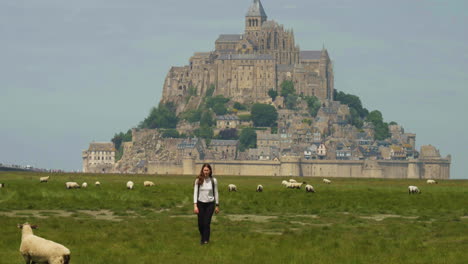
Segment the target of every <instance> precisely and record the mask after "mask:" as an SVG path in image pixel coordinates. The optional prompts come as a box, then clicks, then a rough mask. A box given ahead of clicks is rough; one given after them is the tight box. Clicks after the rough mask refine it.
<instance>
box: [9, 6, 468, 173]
mask: <svg viewBox="0 0 468 264" xmlns="http://www.w3.org/2000/svg"><path fill="white" fill-rule="evenodd" d="M251 2H252V0H236V1H232V0H230V1H227V0H226V1H224V0H200V1H193V0H179V1H158V0H80V1H63V0H40V1H36V0H1V1H0V92H1V93H0V128H1V129H0V163H7V164H11V163H14V164H20V165H27V164H30V165H32V166H34V167H39V168H54V169H65V170H80V169H81V167H82V163H81V162H82V159H81V151H82V150H84V149H87V148H88V146H89V143H90V142H92V141H110V139H111V138H112V137H113V135H114V134H115V133H117V132H120V131H127V130H128V129H129V128H132V127H134V126H136V125H138V123H139V122H140V121H142V120H143V119H144V118H145V117H146V116H147V115H148V113H149V111H150V109H151V107H153V106H155V105H157V103H158V102H159V100H160V99H161V94H162V86H163V82H164V78H165V76H166V74H167V72H168V71H169V68H170V67H171V66H182V65H186V64H188V59H189V58H190V56H191V55H192V54H193V52H196V51H211V50H213V49H214V41H215V40H216V38H217V37H218V35H219V34H240V33H243V29H244V16H245V14H246V12H247V10H248V7H249V6H250V4H251ZM262 3H263V6H264V8H265V11H266V13H267V15H268V19H269V20H275V21H277V22H279V23H280V24H284V26H285V27H286V28H292V29H293V30H294V33H295V37H296V43H297V44H299V45H300V47H301V49H302V50H320V49H321V48H322V46H323V45H325V47H326V48H327V50H328V52H329V55H330V57H331V58H332V60H333V62H334V72H335V88H336V89H337V90H340V91H344V92H346V93H351V94H355V95H357V96H359V97H360V98H361V100H362V102H363V104H364V106H365V107H366V108H367V109H369V110H370V111H372V110H376V109H377V110H380V111H381V112H382V114H383V117H384V120H385V121H387V122H390V121H396V122H397V123H398V124H400V125H402V126H403V127H404V129H405V131H406V132H411V133H416V135H417V136H416V144H417V146H418V149H419V148H420V146H421V145H426V144H432V145H434V146H436V147H437V148H438V149H439V150H440V152H441V154H442V155H443V156H446V155H448V154H451V155H452V166H451V176H452V178H455V179H456V178H458V179H460V178H463V179H468V173H467V171H468V149H467V147H468V140H467V137H466V131H468V118H467V114H468V113H467V112H468V111H467V110H468V109H467V108H468V107H467V106H466V105H467V101H468V89H467V88H468V87H467V84H468V45H467V43H468V31H467V28H468V15H467V14H468V13H467V12H466V10H467V9H468V1H465V0H450V1H443V0H439V1H436V0H433V1H429V0H392V1H383V0H288V1H286V0H262Z"/></svg>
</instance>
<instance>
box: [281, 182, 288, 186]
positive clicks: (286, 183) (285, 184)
mask: <svg viewBox="0 0 468 264" xmlns="http://www.w3.org/2000/svg"><path fill="white" fill-rule="evenodd" d="M281 184H282V185H284V186H287V185H288V184H289V182H288V181H282V182H281Z"/></svg>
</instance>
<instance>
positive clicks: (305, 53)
mask: <svg viewBox="0 0 468 264" xmlns="http://www.w3.org/2000/svg"><path fill="white" fill-rule="evenodd" d="M321 54H322V52H321V51H320V50H301V52H300V53H299V58H300V59H301V60H320V56H321Z"/></svg>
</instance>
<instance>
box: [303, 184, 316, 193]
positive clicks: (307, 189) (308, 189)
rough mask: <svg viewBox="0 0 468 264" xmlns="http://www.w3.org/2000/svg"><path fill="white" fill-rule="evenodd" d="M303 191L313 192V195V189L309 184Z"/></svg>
mask: <svg viewBox="0 0 468 264" xmlns="http://www.w3.org/2000/svg"><path fill="white" fill-rule="evenodd" d="M305 190H306V192H313V193H314V192H315V190H314V187H313V186H312V185H310V184H307V185H306V186H305Z"/></svg>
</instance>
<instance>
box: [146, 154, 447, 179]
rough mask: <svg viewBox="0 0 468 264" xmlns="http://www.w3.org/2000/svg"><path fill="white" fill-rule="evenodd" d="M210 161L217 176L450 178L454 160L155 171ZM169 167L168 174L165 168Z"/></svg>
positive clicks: (230, 164) (292, 162)
mask: <svg viewBox="0 0 468 264" xmlns="http://www.w3.org/2000/svg"><path fill="white" fill-rule="evenodd" d="M206 162H207V163H210V164H211V166H212V167H213V172H214V173H215V174H216V175H239V176H303V177H329V178H333V177H350V178H417V179H429V178H430V179H448V178H449V175H450V160H448V159H439V160H432V161H431V162H429V161H424V162H423V161H418V160H412V161H384V160H379V161H369V160H358V161H348V160H302V159H299V158H298V157H288V158H287V159H284V157H283V160H282V161H250V160H249V161H216V160H196V161H194V160H189V161H187V162H186V160H184V161H183V165H182V164H179V165H176V164H174V165H173V166H175V167H171V165H170V164H161V163H159V165H157V164H156V163H155V164H154V165H155V168H154V169H152V170H151V171H153V170H154V171H157V172H158V174H172V173H173V174H185V175H196V174H197V173H198V172H199V170H200V168H201V166H202V164H203V163H206ZM164 169H167V173H166V172H165V171H163V170H164ZM169 171H171V172H172V173H171V172H169Z"/></svg>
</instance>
